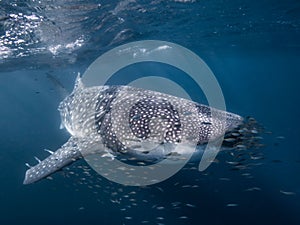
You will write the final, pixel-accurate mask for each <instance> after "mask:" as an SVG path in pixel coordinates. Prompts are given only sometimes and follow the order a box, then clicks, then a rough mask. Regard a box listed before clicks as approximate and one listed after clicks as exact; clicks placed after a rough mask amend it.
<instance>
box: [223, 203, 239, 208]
mask: <svg viewBox="0 0 300 225" xmlns="http://www.w3.org/2000/svg"><path fill="white" fill-rule="evenodd" d="M226 206H227V207H237V206H239V204H236V203H228V204H227V205H226Z"/></svg>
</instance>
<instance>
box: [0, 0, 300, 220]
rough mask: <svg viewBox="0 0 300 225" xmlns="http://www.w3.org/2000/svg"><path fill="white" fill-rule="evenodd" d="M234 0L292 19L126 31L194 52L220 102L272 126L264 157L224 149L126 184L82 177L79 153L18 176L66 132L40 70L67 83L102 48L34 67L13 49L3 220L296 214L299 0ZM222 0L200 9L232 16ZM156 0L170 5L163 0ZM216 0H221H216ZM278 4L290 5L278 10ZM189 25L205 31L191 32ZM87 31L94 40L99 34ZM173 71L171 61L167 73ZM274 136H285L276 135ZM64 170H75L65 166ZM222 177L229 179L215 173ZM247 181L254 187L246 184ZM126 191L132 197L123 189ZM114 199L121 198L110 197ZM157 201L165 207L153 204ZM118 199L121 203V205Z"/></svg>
mask: <svg viewBox="0 0 300 225" xmlns="http://www.w3.org/2000/svg"><path fill="white" fill-rule="evenodd" d="M241 2H243V4H242V5H243V7H244V6H246V8H247V6H248V8H250V9H249V16H253V15H254V16H256V17H258V18H260V17H263V15H264V13H265V14H267V15H264V16H265V17H266V18H275V19H274V21H277V20H276V18H277V17H278V20H280V21H287V22H289V21H290V25H287V28H286V29H283V28H282V29H277V30H276V29H273V30H272V29H270V26H271V25H270V26H268V23H267V22H266V23H262V24H259V23H258V25H261V26H265V33H263V34H260V33H259V32H254V31H253V33H251V30H250V31H249V32H248V33H246V34H244V33H238V34H237V35H235V34H234V33H233V32H229V33H226V32H225V33H222V32H221V34H220V35H219V36H218V37H215V36H212V37H210V36H207V37H206V36H205V35H204V34H203V33H202V32H203V29H204V28H203V29H200V28H199V25H200V24H201V23H200V22H199V23H197V20H196V22H195V24H193V23H187V24H188V25H186V26H184V23H185V22H184V21H183V22H182V21H180V24H179V25H180V26H181V27H182V31H180V32H179V31H178V32H177V33H175V34H171V33H170V32H168V29H169V28H170V27H171V28H172V27H175V26H176V23H174V24H172V23H171V24H167V25H166V24H165V23H163V22H162V23H159V22H156V23H154V22H153V21H152V25H153V26H154V27H156V28H157V30H160V31H162V30H164V31H165V32H158V33H155V34H153V33H151V32H150V33H149V34H148V36H147V35H146V34H147V32H144V33H143V35H141V36H133V37H131V39H130V40H129V39H128V40H126V41H132V40H140V39H143V38H145V39H153V38H155V39H162V40H168V41H174V42H176V43H178V44H182V45H183V46H185V47H188V48H189V49H191V50H192V51H194V52H195V53H196V54H198V55H199V56H200V57H201V58H202V59H203V60H204V61H205V62H206V63H207V64H208V66H209V67H210V68H211V70H212V71H213V72H214V74H215V76H216V78H217V79H218V81H219V83H220V86H221V87H222V90H223V93H224V97H225V100H226V106H227V109H228V110H229V111H231V112H235V113H237V114H239V115H242V116H248V115H250V116H253V117H254V118H255V119H256V120H257V121H259V122H260V123H261V124H262V125H263V126H264V127H266V129H267V130H269V131H271V132H272V134H269V135H266V137H265V140H264V141H263V142H264V143H265V144H266V147H264V148H263V149H261V151H262V152H263V153H264V155H265V159H263V160H261V161H259V162H261V163H262V165H259V166H253V167H252V169H251V170H247V171H233V170H231V168H230V167H229V166H228V165H227V164H226V163H225V156H224V155H222V154H219V156H218V157H217V158H218V159H219V160H220V163H218V164H212V165H211V166H210V167H209V169H207V170H206V171H205V172H204V173H200V172H198V171H196V170H183V171H181V172H180V173H178V174H177V175H175V176H174V177H172V178H170V179H169V180H167V181H165V182H163V183H159V184H157V185H154V186H150V187H147V188H133V187H123V186H121V185H118V184H114V183H111V182H109V181H107V180H105V179H104V178H101V177H100V176H98V175H96V174H95V173H93V171H90V174H91V177H87V176H86V175H84V173H83V170H82V169H80V168H81V166H82V165H85V163H84V162H78V163H76V164H75V165H72V166H70V169H69V171H65V172H64V171H62V172H60V173H58V174H55V175H54V176H53V180H43V181H41V182H38V183H36V184H33V185H27V186H24V185H23V184H22V181H23V178H24V173H25V171H26V167H25V165H24V164H25V162H29V163H30V164H32V165H34V164H35V163H36V162H35V161H34V158H33V156H38V157H39V158H41V159H43V158H45V157H46V156H47V153H46V152H44V151H43V149H44V148H48V149H52V150H55V149H57V148H58V147H59V146H60V145H62V144H63V143H64V142H65V141H66V140H67V139H68V137H69V135H68V134H67V132H66V131H65V130H59V125H60V118H59V113H58V111H57V106H58V104H59V102H60V101H61V96H60V93H59V91H58V89H57V87H55V86H54V85H53V83H52V82H51V81H50V80H49V78H47V74H49V73H50V74H52V75H53V76H55V77H56V78H57V79H58V80H60V82H61V83H62V84H63V85H64V86H65V88H66V89H67V90H69V91H71V90H72V88H73V84H74V80H75V77H76V75H77V72H84V71H85V69H86V68H87V67H88V65H89V63H90V62H92V61H93V60H94V59H96V58H97V57H98V56H99V55H100V53H101V51H99V52H98V53H99V54H97V52H94V53H93V54H91V53H89V51H87V52H86V55H84V54H83V53H81V54H82V55H80V54H79V55H78V58H81V59H85V60H82V61H79V62H78V63H74V64H63V65H57V64H55V65H54V64H53V65H51V60H50V61H49V65H47V66H41V65H44V64H43V63H44V61H42V63H41V65H40V66H38V68H32V69H29V67H30V65H34V64H35V60H36V58H35V57H33V58H31V57H30V56H28V57H27V58H25V59H22V60H20V59H16V62H20V63H19V64H18V63H16V64H14V63H12V62H13V59H11V60H10V61H6V62H4V61H3V62H2V63H3V64H2V66H1V68H2V70H0V107H1V108H0V118H1V119H0V146H1V147H0V160H1V161H0V162H1V164H0V171H1V172H0V180H1V187H0V224H1V225H2V224H32V225H33V224H51V225H53V224H74V225H75V224H103V225H104V224H140V223H141V221H144V220H147V221H150V222H149V223H148V224H158V223H162V224H201V225H206V224H207V225H210V224H220V225H221V224H273V225H275V224H295V225H296V224H300V197H299V196H300V176H299V174H300V173H299V172H300V149H299V134H300V128H299V127H300V119H299V115H300V107H299V102H300V94H299V84H300V76H299V75H300V51H299V50H300V41H299V40H300V39H297V37H299V36H300V35H299V34H300V32H299V26H300V25H299V23H298V21H299V20H295V18H298V19H299V17H300V16H299V15H300V13H299V4H298V1H274V5H275V6H277V7H275V6H274V7H273V8H272V9H273V10H267V8H265V9H264V8H262V7H258V6H257V7H256V8H255V7H254V9H255V10H256V12H255V13H253V12H254V9H253V8H251V7H253V4H254V5H255V4H256V3H252V2H251V1H241ZM263 2H264V4H265V6H270V5H271V1H263ZM284 2H285V3H284ZM225 3H227V2H226V1H220V2H217V1H215V4H212V3H211V5H210V3H203V4H204V5H205V4H206V5H205V6H206V7H207V8H206V9H207V10H208V11H209V13H208V12H207V14H209V15H212V16H213V15H214V10H216V15H219V14H220V13H219V9H222V4H224V15H225V16H229V15H228V14H226V12H227V11H226V10H227V7H228V6H226V7H225V5H226V4H225ZM159 4H161V7H166V6H167V5H168V4H170V5H171V6H170V7H172V4H171V3H170V1H166V3H159ZM201 4H202V3H201V2H200V1H199V2H196V3H195V4H194V5H192V4H185V5H184V4H182V5H180V7H182V8H186V9H190V8H193V7H194V8H197V7H199V9H200V8H202V5H201ZM216 4H221V6H218V7H217V9H215V8H216ZM232 4H233V5H232V7H233V8H238V5H235V4H234V3H232ZM257 4H258V3H257ZM145 5H146V3H145ZM210 7H211V8H210ZM284 7H285V8H284ZM251 10H252V11H251ZM283 10H286V11H288V12H289V13H286V14H282V11H283ZM187 11H188V10H187ZM201 12H202V11H201ZM174 13H175V14H176V11H174ZM251 13H252V14H251ZM268 13H269V14H270V15H269V14H268ZM182 14H184V13H183V12H181V14H180V15H181V16H182ZM184 15H185V16H186V17H184V18H187V19H190V20H192V18H194V16H193V15H194V14H187V15H186V14H184ZM268 15H269V16H268ZM284 15H285V16H286V17H284ZM128 16H129V15H128ZM155 16H157V14H153V15H151V14H150V15H148V17H149V18H152V17H155ZM162 17H163V16H162ZM174 17H175V16H174ZM208 17H209V16H208ZM149 18H148V19H149ZM163 18H165V17H163ZM204 18H205V19H204V21H205V23H204V24H205V25H207V27H208V28H207V27H205V29H209V27H210V26H209V24H210V20H209V19H208V18H206V17H204ZM209 18H210V17H209ZM249 18H250V17H249ZM143 19H145V18H143ZM235 19H236V21H235V24H238V23H239V22H240V23H242V22H241V20H239V19H238V18H235V17H234V16H233V17H232V21H233V23H234V20H235ZM252 19H253V20H254V21H255V18H252ZM249 20H250V19H249ZM221 21H222V17H220V18H219V17H218V18H217V19H212V21H211V29H212V31H213V30H216V31H222V29H221V28H220V27H216V28H214V26H215V25H216V24H218V22H219V23H222V22H221ZM291 21H292V22H291ZM295 21H296V22H295ZM271 22H273V19H272V20H271ZM271 22H270V24H272V23H271ZM242 24H243V23H242ZM177 25H178V24H177ZM179 25H178V26H179ZM202 25H203V24H202ZM258 25H257V26H258ZM238 26H240V25H237V27H238ZM133 27H134V26H133ZM171 28H170V29H171ZM149 29H150V26H149ZM151 29H152V28H151ZM174 29H175V28H174ZM178 29H179V28H178ZM143 30H147V28H146V27H143ZM261 30H264V29H263V28H261ZM190 32H192V35H191V33H190ZM208 33H210V32H208ZM195 34H199V37H205V38H203V39H197V36H195ZM188 36H189V37H188ZM193 37H194V38H193ZM186 39H188V41H187V40H186ZM266 40H268V41H266ZM92 41H94V42H95V44H97V43H98V42H97V41H99V40H98V39H91V42H92ZM126 41H124V42H126ZM232 43H234V44H232ZM90 44H93V43H90ZM86 58H88V59H86ZM53 60H54V61H55V60H56V59H53ZM55 62H56V61H55ZM36 63H37V64H38V63H39V61H37V62H36ZM179 75H180V73H178V74H176V71H174V76H179ZM120 82H121V83H122V81H120ZM191 91H193V90H191ZM194 91H195V92H196V91H197V90H194ZM278 136H283V137H284V139H281V138H280V139H279V138H276V137H278ZM274 160H275V161H274ZM78 166H79V168H78ZM70 171H73V172H74V173H75V174H72V175H70V174H69V172H70ZM245 172H247V173H251V175H252V176H253V178H252V179H248V178H246V177H245V176H243V175H242V174H243V173H245ZM224 177H225V178H228V179H229V180H228V181H227V180H220V179H219V178H224ZM82 178H85V180H84V179H82ZM195 185H196V186H195ZM252 187H258V188H260V189H261V190H260V191H252V192H249V191H245V190H246V189H248V188H252ZM132 191H134V192H133V193H132ZM282 191H284V192H292V193H293V194H291V195H287V194H284V193H282ZM128 193H131V194H129V196H130V197H128V198H126V197H124V195H127V194H128ZM120 199H122V200H121V203H120V204H118V203H115V202H114V201H115V200H120ZM129 199H131V200H129ZM146 201H147V202H146ZM174 202H175V203H174ZM176 202H181V203H180V204H179V207H178V208H176V207H175V206H174V205H176V204H177V203H176ZM132 203H136V205H135V204H132ZM172 203H173V204H172ZM186 204H192V205H193V207H191V206H189V205H186ZM227 204H237V206H235V207H228V206H227ZM160 206H163V207H164V208H163V209H157V207H160ZM123 208H126V210H125V211H122V210H121V209H123ZM181 216H186V217H187V218H180V217H181ZM125 217H132V218H131V219H130V218H127V219H126V218H125ZM157 217H164V219H163V220H162V219H161V218H157Z"/></svg>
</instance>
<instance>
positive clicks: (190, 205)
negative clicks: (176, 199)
mask: <svg viewBox="0 0 300 225" xmlns="http://www.w3.org/2000/svg"><path fill="white" fill-rule="evenodd" d="M185 205H186V206H187V207H191V208H195V207H196V206H195V205H193V204H189V203H187V204H185Z"/></svg>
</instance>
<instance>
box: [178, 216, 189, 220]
mask: <svg viewBox="0 0 300 225" xmlns="http://www.w3.org/2000/svg"><path fill="white" fill-rule="evenodd" d="M178 218H179V219H187V218H188V217H187V216H180V217H178Z"/></svg>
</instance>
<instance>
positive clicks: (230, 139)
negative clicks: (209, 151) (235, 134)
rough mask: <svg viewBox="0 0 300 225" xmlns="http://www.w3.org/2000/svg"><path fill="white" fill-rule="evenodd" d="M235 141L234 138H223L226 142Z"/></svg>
mask: <svg viewBox="0 0 300 225" xmlns="http://www.w3.org/2000/svg"><path fill="white" fill-rule="evenodd" d="M235 140H236V139H235V138H225V139H224V141H227V142H234V141H235Z"/></svg>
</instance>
